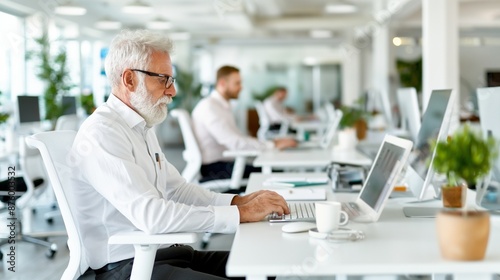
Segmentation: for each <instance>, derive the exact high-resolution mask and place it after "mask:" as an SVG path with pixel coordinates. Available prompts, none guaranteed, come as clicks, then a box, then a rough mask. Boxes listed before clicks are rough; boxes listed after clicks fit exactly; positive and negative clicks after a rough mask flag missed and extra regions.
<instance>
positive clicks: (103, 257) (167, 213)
mask: <svg viewBox="0 0 500 280" xmlns="http://www.w3.org/2000/svg"><path fill="white" fill-rule="evenodd" d="M171 47H172V46H171V43H170V41H169V40H168V39H167V38H166V37H164V35H161V34H156V33H151V32H149V31H146V30H136V31H127V30H125V31H122V32H121V33H120V34H119V35H117V36H116V37H115V38H114V39H113V41H112V43H111V46H110V48H109V53H108V55H107V57H106V62H105V68H106V74H107V77H108V79H109V81H110V83H111V89H112V94H111V95H110V97H109V99H108V101H107V102H106V103H105V104H104V105H102V106H100V107H99V108H98V109H97V110H96V111H95V112H94V113H93V114H92V115H91V116H90V117H89V118H88V119H87V120H86V121H85V122H84V123H83V125H82V127H81V129H80V130H79V131H78V134H77V136H76V139H75V142H74V144H73V149H72V155H71V156H70V157H69V158H71V159H72V160H73V161H72V163H73V166H74V167H73V170H72V172H73V173H72V174H73V177H72V184H71V187H72V188H71V191H70V195H72V196H73V200H74V201H75V203H76V205H75V207H76V208H77V213H75V218H76V222H77V224H78V227H79V229H80V232H81V234H82V240H83V246H84V250H85V251H86V255H87V257H88V259H87V262H88V264H89V266H90V267H91V268H92V269H94V271H95V272H96V274H97V276H96V279H127V278H128V277H130V272H131V268H132V263H133V257H134V250H133V247H131V246H127V245H110V244H108V243H107V240H108V238H109V237H110V236H111V235H113V234H115V233H117V232H123V231H134V230H141V231H144V232H147V233H151V234H155V233H169V232H222V233H229V232H234V231H235V230H236V228H237V226H238V224H239V223H240V222H252V221H259V220H262V219H263V218H264V217H265V216H266V215H268V214H269V213H271V212H279V213H283V212H286V213H288V212H289V210H288V207H287V205H286V202H285V201H284V200H283V198H282V197H281V196H279V195H278V194H276V193H274V192H269V191H264V192H257V193H254V194H250V195H247V196H234V195H230V194H216V193H213V192H210V191H207V190H205V189H202V188H200V187H199V186H197V185H194V184H189V183H186V181H185V180H184V179H183V178H182V176H181V175H180V174H179V172H178V171H177V170H176V169H175V168H174V167H173V166H172V165H171V164H170V163H169V162H168V161H167V159H166V158H165V155H164V154H163V153H162V151H161V147H160V145H159V143H158V140H157V138H156V135H155V133H154V130H153V129H151V127H152V126H153V125H155V124H158V123H160V122H162V121H163V120H164V119H165V117H166V115H167V104H168V103H170V102H171V100H172V98H173V97H174V96H175V94H176V91H175V86H174V85H173V83H174V78H173V77H172V75H173V73H172V62H171V60H170V55H169V53H170V50H171ZM227 257H228V253H227V252H198V251H194V250H193V249H192V248H191V247H189V246H172V247H169V248H165V249H160V250H159V251H158V253H157V256H156V260H155V265H154V269H153V276H152V279H221V277H225V264H226V261H227Z"/></svg>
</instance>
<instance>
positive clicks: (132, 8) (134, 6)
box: [122, 0, 153, 14]
mask: <svg viewBox="0 0 500 280" xmlns="http://www.w3.org/2000/svg"><path fill="white" fill-rule="evenodd" d="M122 12H124V13H127V14H150V13H152V12H153V8H151V6H149V5H148V4H146V3H143V2H142V1H140V0H136V1H134V2H132V3H129V4H127V5H126V6H124V7H123V8H122Z"/></svg>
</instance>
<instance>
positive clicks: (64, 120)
mask: <svg viewBox="0 0 500 280" xmlns="http://www.w3.org/2000/svg"><path fill="white" fill-rule="evenodd" d="M79 125H80V120H79V119H78V116H77V115H63V116H60V117H59V118H57V122H56V128H55V130H74V131H78V127H79Z"/></svg>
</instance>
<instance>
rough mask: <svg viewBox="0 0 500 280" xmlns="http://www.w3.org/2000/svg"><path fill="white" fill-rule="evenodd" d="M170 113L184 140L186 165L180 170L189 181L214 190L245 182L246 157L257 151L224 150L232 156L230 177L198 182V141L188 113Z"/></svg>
mask: <svg viewBox="0 0 500 280" xmlns="http://www.w3.org/2000/svg"><path fill="white" fill-rule="evenodd" d="M170 115H171V116H172V117H174V118H176V119H177V120H178V121H179V126H180V128H181V133H182V139H183V141H184V146H185V150H184V152H183V153H182V157H183V158H184V160H185V161H186V167H185V168H184V170H182V172H181V175H182V177H184V179H186V181H188V182H190V183H198V184H200V185H201V186H202V187H204V188H207V189H210V190H214V191H226V190H228V189H239V188H240V186H241V185H244V184H246V182H245V181H246V180H243V179H242V178H243V172H244V170H245V165H246V159H247V158H248V157H254V156H257V155H258V151H255V150H252V151H226V152H225V153H224V156H227V157H234V158H235V162H234V167H233V172H232V174H231V179H218V180H211V181H206V182H203V183H199V182H198V180H199V179H200V177H201V175H200V169H201V165H202V162H201V151H200V148H199V145H198V141H197V140H196V137H195V135H194V132H193V126H192V121H191V117H190V116H189V113H188V112H187V111H186V110H184V109H174V110H172V111H171V112H170Z"/></svg>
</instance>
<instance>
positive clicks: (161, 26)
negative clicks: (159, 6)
mask: <svg viewBox="0 0 500 280" xmlns="http://www.w3.org/2000/svg"><path fill="white" fill-rule="evenodd" d="M146 27H147V28H148V29H155V30H165V29H171V28H172V23H171V22H169V21H167V20H164V19H161V18H157V19H155V20H152V21H150V22H148V23H146Z"/></svg>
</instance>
